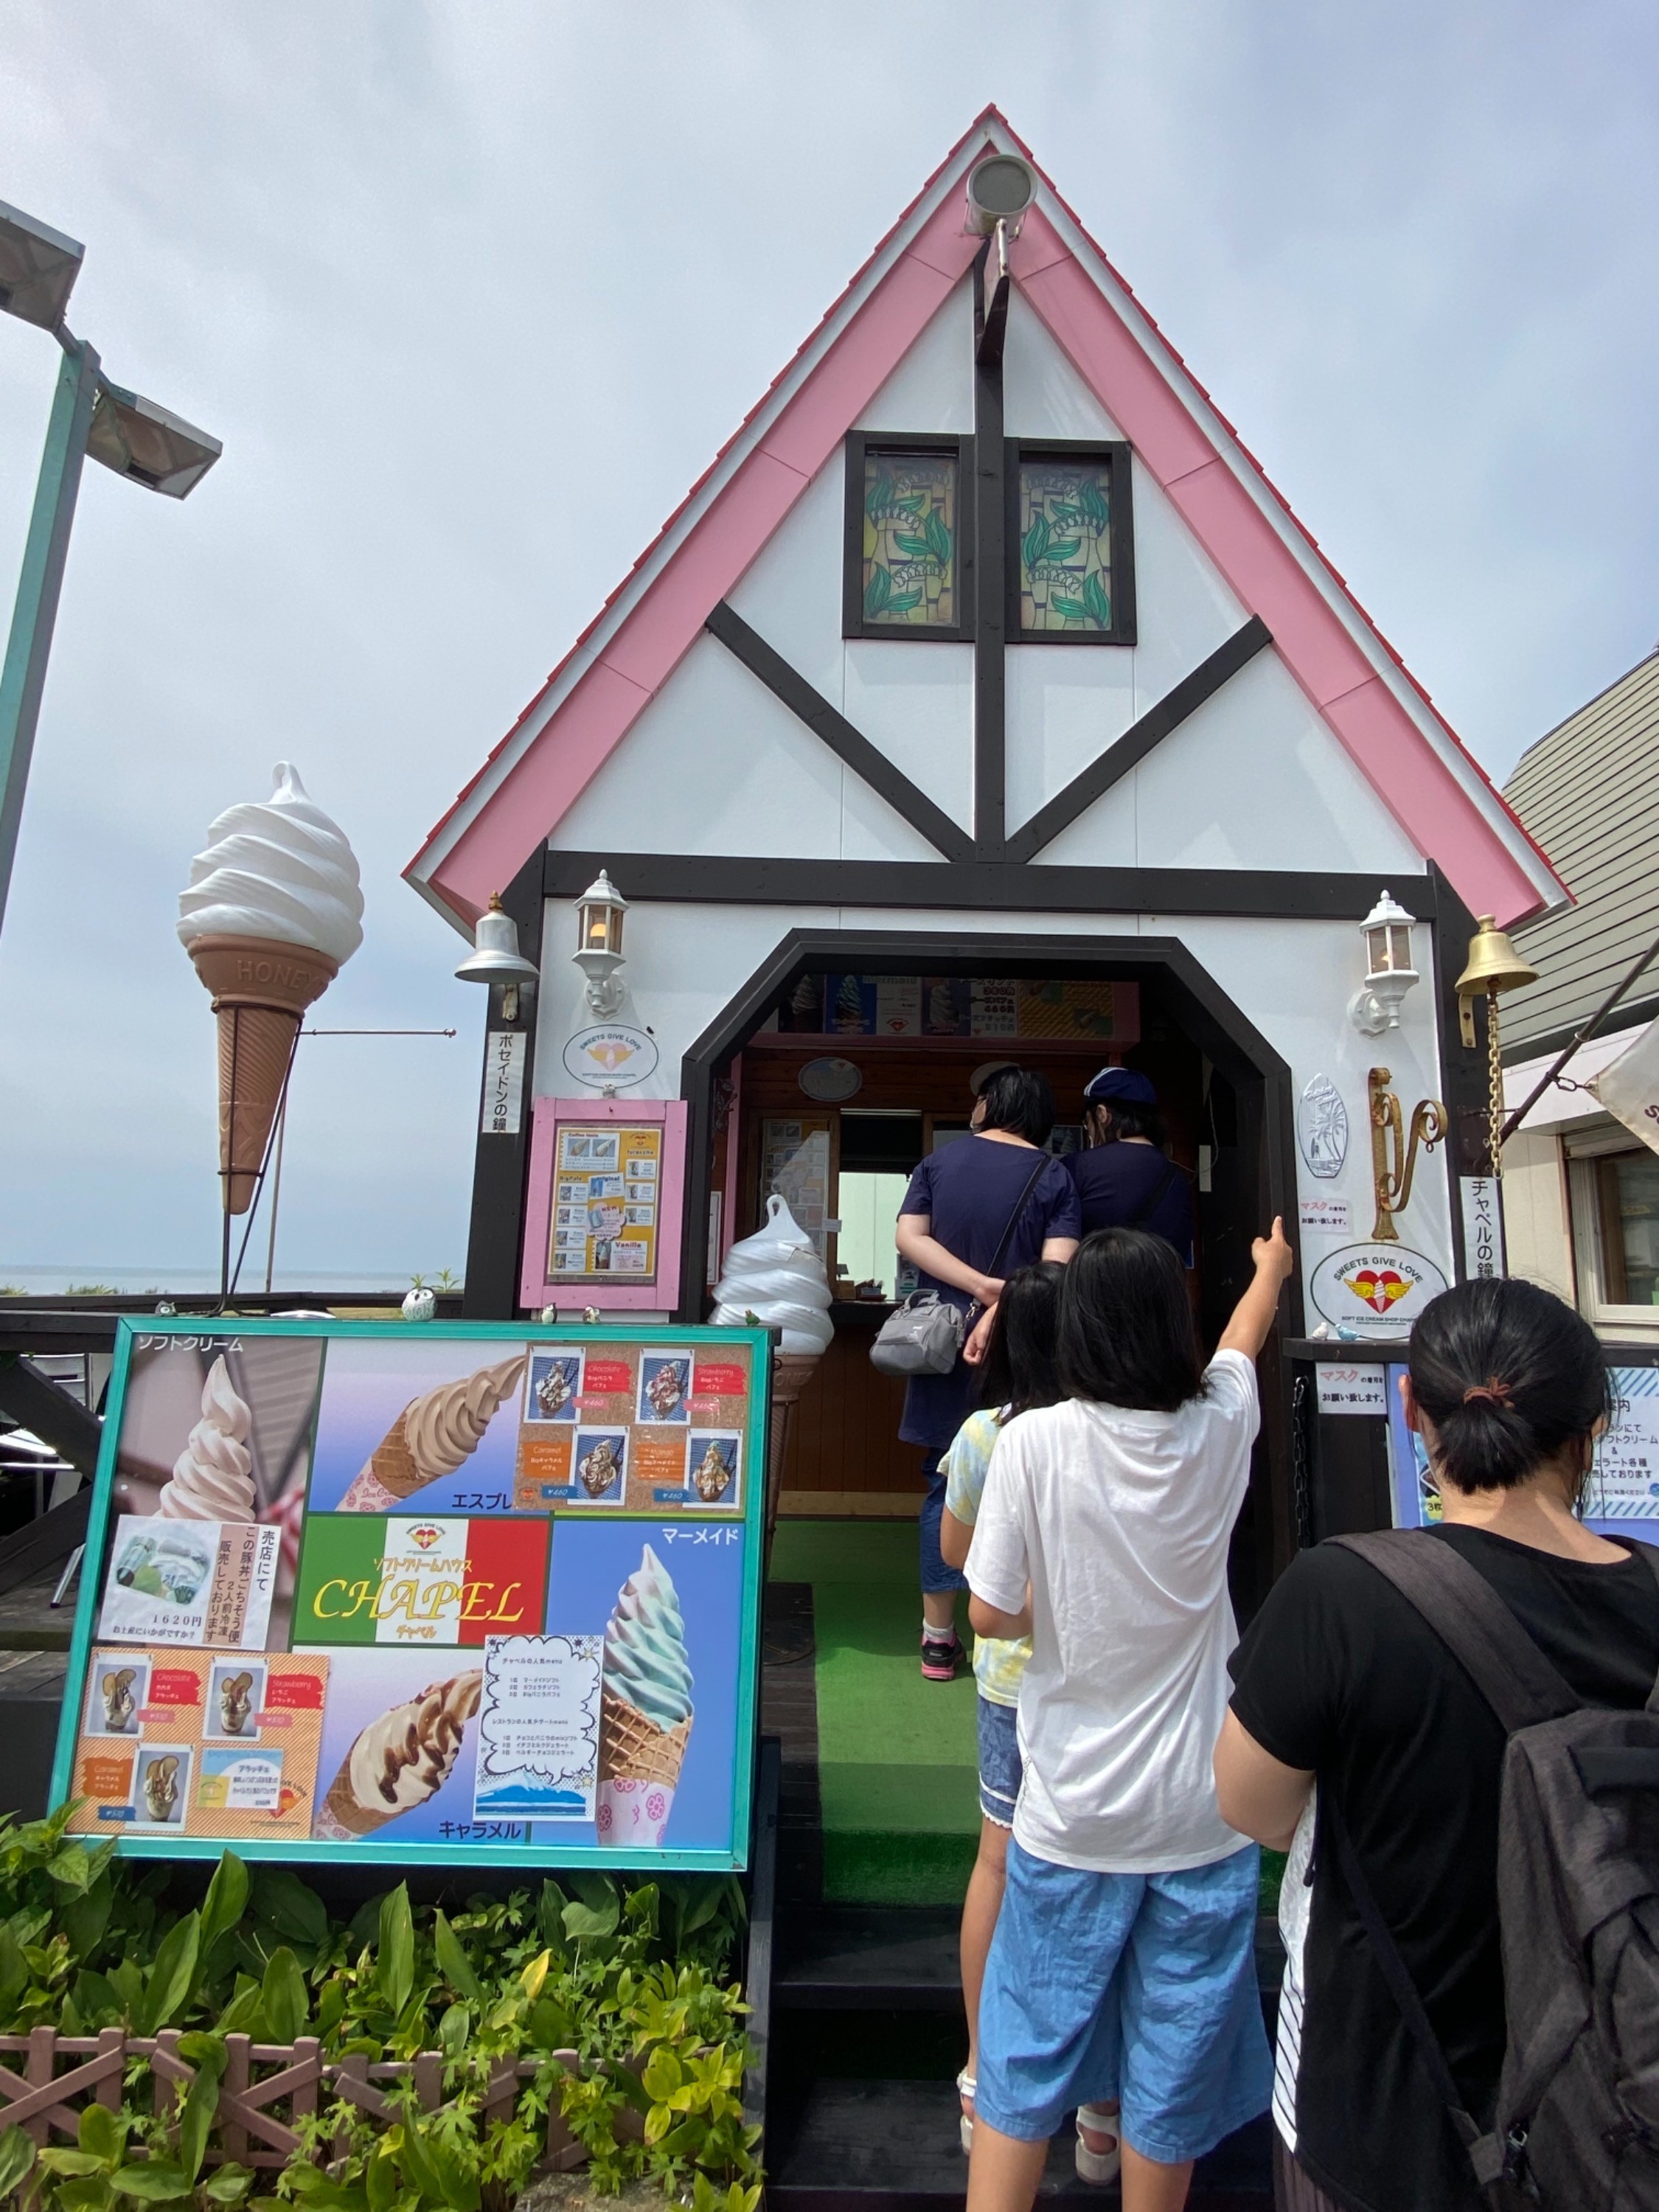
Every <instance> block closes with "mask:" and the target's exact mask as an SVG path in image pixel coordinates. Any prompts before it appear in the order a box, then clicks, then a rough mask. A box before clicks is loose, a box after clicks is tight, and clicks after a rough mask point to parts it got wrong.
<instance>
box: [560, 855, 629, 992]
mask: <svg viewBox="0 0 1659 2212" xmlns="http://www.w3.org/2000/svg"><path fill="white" fill-rule="evenodd" d="M627 911H628V901H627V900H626V899H625V898H624V897H623V895H622V893H621V892H620V891H619V890H617V886H616V885H615V884H613V883H612V882H611V878H610V876H609V874H608V873H607V872H606V871H605V869H603V868H601V869H600V871H599V878H598V880H597V882H594V883H592V884H589V885H588V887H587V889H586V890H585V891H584V892H583V893H582V895H581V896H580V899H578V900H577V902H576V950H575V951H574V952H573V953H572V954H571V956H570V957H571V958H572V959H573V960H574V962H575V963H576V965H577V967H579V968H580V969H581V971H582V973H583V975H586V978H587V1003H588V1006H589V1008H590V1010H591V1011H592V1012H594V1013H596V1014H601V1015H603V1014H614V1013H616V1012H617V1010H618V1009H619V1008H620V1006H621V1005H622V1002H623V987H622V984H621V983H620V981H618V980H617V971H618V969H620V968H621V966H622V964H623V949H622V941H623V915H625V914H626V913H627Z"/></svg>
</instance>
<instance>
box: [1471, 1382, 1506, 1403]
mask: <svg viewBox="0 0 1659 2212" xmlns="http://www.w3.org/2000/svg"><path fill="white" fill-rule="evenodd" d="M1509 1402H1510V1386H1509V1384H1508V1383H1505V1382H1504V1378H1503V1376H1501V1375H1489V1376H1487V1377H1486V1381H1485V1382H1484V1383H1471V1384H1470V1385H1469V1388H1468V1389H1467V1390H1466V1391H1465V1392H1464V1393H1463V1403H1464V1404H1465V1405H1466V1406H1473V1405H1475V1404H1476V1403H1479V1404H1481V1405H1486V1406H1507V1405H1508V1404H1509Z"/></svg>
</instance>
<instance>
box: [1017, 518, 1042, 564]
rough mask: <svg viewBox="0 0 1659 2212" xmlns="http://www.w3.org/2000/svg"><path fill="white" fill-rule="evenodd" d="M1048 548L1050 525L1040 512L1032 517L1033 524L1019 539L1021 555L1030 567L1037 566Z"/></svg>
mask: <svg viewBox="0 0 1659 2212" xmlns="http://www.w3.org/2000/svg"><path fill="white" fill-rule="evenodd" d="M1047 551H1048V523H1047V521H1046V520H1044V518H1043V517H1042V515H1040V514H1034V515H1033V516H1032V517H1031V526H1030V529H1029V530H1028V531H1027V532H1026V533H1025V535H1024V538H1021V539H1020V541H1019V557H1020V559H1021V560H1022V561H1023V562H1024V564H1025V566H1026V567H1027V568H1036V565H1037V563H1038V562H1040V561H1041V560H1042V556H1043V555H1044V554H1045V553H1046V552H1047Z"/></svg>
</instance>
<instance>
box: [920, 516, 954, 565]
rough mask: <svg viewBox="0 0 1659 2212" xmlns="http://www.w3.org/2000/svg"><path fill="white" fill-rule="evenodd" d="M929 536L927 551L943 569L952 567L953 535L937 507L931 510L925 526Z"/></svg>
mask: <svg viewBox="0 0 1659 2212" xmlns="http://www.w3.org/2000/svg"><path fill="white" fill-rule="evenodd" d="M925 528H926V531H927V550H928V551H929V552H930V553H931V554H932V555H933V558H934V560H936V561H937V562H939V566H940V567H941V568H949V567H950V565H951V533H950V532H949V530H948V529H946V527H945V517H944V516H943V515H942V514H941V513H939V509H938V508H937V507H933V508H932V509H930V511H929V513H928V516H927V523H926V525H925Z"/></svg>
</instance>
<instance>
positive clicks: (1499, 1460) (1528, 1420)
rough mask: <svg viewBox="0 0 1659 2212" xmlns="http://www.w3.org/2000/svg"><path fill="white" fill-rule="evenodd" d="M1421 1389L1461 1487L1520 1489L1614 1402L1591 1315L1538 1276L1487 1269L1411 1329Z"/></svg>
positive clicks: (1419, 1396) (1442, 1466)
mask: <svg viewBox="0 0 1659 2212" xmlns="http://www.w3.org/2000/svg"><path fill="white" fill-rule="evenodd" d="M1409 1358H1410V1365H1411V1377H1412V1394H1413V1396H1414V1397H1415V1399H1416V1400H1417V1403H1418V1405H1419V1407H1420V1408H1421V1410H1422V1411H1423V1412H1424V1413H1425V1414H1427V1416H1428V1418H1429V1419H1430V1420H1431V1421H1432V1422H1433V1424H1434V1428H1435V1435H1436V1439H1437V1450H1436V1453H1435V1462H1434V1464H1435V1472H1436V1474H1442V1475H1444V1476H1445V1478H1446V1480H1448V1481H1449V1482H1451V1483H1453V1484H1455V1486H1456V1487H1457V1488H1458V1489H1459V1490H1462V1491H1474V1490H1511V1489H1513V1488H1514V1487H1515V1486H1516V1483H1520V1482H1524V1481H1525V1480H1527V1478H1528V1475H1530V1474H1536V1472H1537V1470H1538V1469H1539V1468H1541V1466H1543V1465H1544V1464H1545V1463H1546V1462H1548V1461H1550V1460H1553V1459H1554V1458H1555V1457H1556V1456H1557V1455H1558V1454H1559V1452H1561V1451H1562V1449H1564V1448H1565V1446H1566V1445H1568V1444H1570V1443H1582V1444H1583V1449H1584V1454H1585V1456H1586V1459H1588V1455H1589V1438H1590V1437H1591V1435H1592V1433H1593V1432H1594V1431H1595V1425H1596V1424H1597V1422H1598V1421H1601V1420H1603V1419H1606V1418H1607V1411H1608V1396H1607V1367H1606V1364H1605V1363H1604V1361H1603V1359H1602V1357H1601V1345H1600V1343H1599V1342H1598V1341H1597V1339H1596V1336H1595V1331H1594V1330H1593V1329H1592V1328H1590V1326H1589V1322H1587V1321H1585V1320H1583V1318H1582V1316H1579V1315H1578V1314H1576V1313H1575V1312H1574V1311H1573V1310H1572V1308H1571V1306H1570V1305H1567V1304H1564V1303H1563V1301H1562V1300H1561V1299H1559V1298H1558V1297H1555V1296H1553V1293H1552V1292H1550V1291H1546V1290H1542V1289H1541V1288H1540V1286H1539V1285H1537V1284H1536V1283H1526V1282H1519V1281H1504V1280H1502V1279H1498V1278H1492V1277H1487V1278H1483V1279H1481V1280H1480V1281H1478V1282H1473V1283H1459V1284H1458V1285H1457V1286H1456V1287H1455V1289H1454V1290H1449V1291H1443V1292H1442V1293H1441V1295H1440V1296H1439V1297H1437V1298H1436V1299H1434V1300H1433V1301H1432V1302H1431V1304H1429V1305H1426V1306H1425V1308H1424V1309H1423V1311H1422V1314H1421V1315H1420V1316H1419V1319H1418V1322H1417V1325H1416V1327H1415V1328H1413V1331H1412V1341H1411V1352H1410V1355H1409Z"/></svg>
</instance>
